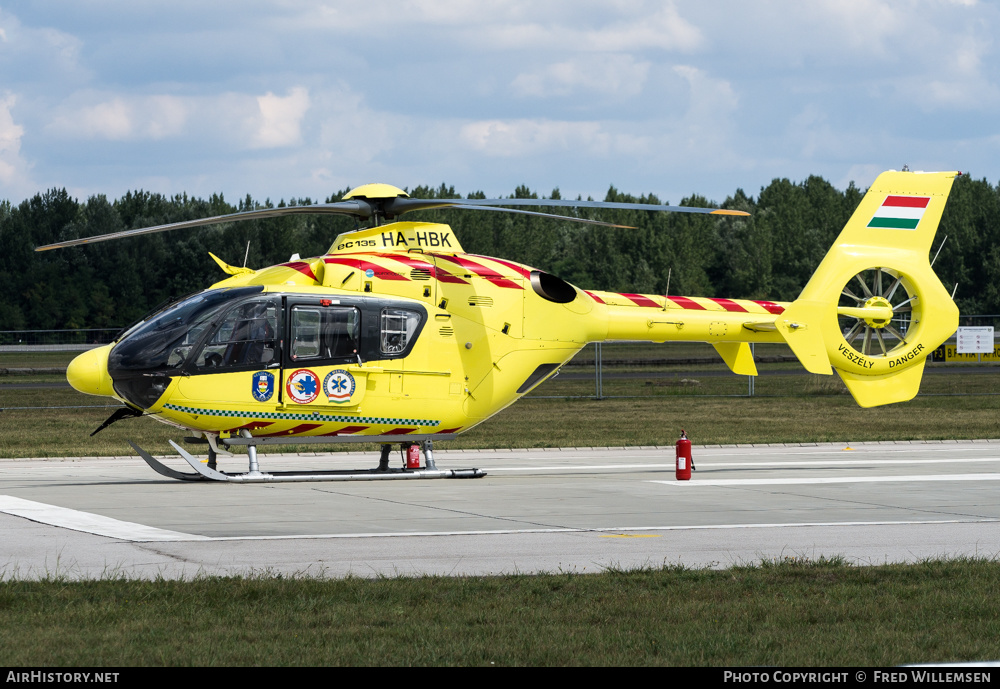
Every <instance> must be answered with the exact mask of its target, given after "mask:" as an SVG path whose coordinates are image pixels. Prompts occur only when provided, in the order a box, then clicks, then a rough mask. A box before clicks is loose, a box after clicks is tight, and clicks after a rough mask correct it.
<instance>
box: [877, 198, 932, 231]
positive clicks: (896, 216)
mask: <svg viewBox="0 0 1000 689" xmlns="http://www.w3.org/2000/svg"><path fill="white" fill-rule="evenodd" d="M930 200H931V199H930V197H929V196H891V195H890V196H886V197H885V201H883V202H882V205H881V206H879V209H878V210H877V211H875V215H874V216H873V217H872V219H871V221H870V222H869V223H868V227H881V228H884V229H890V230H915V229H917V225H919V224H920V219H921V218H923V217H924V211H926V210H927V204H928V203H929V202H930Z"/></svg>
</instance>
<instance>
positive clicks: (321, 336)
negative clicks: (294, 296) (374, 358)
mask: <svg viewBox="0 0 1000 689" xmlns="http://www.w3.org/2000/svg"><path fill="white" fill-rule="evenodd" d="M291 323H292V332H291V343H292V345H291V353H290V354H291V358H292V360H293V361H303V360H308V359H341V360H354V359H356V358H357V357H358V337H359V335H360V331H361V314H360V312H359V311H358V309H356V308H354V307H344V306H312V305H309V306H293V307H292V319H291Z"/></svg>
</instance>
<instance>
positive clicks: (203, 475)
mask: <svg viewBox="0 0 1000 689" xmlns="http://www.w3.org/2000/svg"><path fill="white" fill-rule="evenodd" d="M390 438H391V440H392V442H396V443H399V442H400V441H399V437H398V436H368V437H367V438H365V442H379V441H386V440H389V439H390ZM416 439H417V438H414V440H416ZM254 440H256V439H254V438H252V437H247V436H244V437H243V438H240V439H239V440H238V441H237V442H232V443H227V444H234V445H235V444H239V445H246V446H247V453H248V455H249V459H250V469H249V471H247V472H246V473H243V474H232V473H226V472H224V471H219V470H217V469H216V468H215V467H213V466H211V463H209V464H208V465H206V464H204V463H202V461H201V460H199V459H198V458H197V457H194V456H193V455H191V453H189V452H188V451H187V450H185V449H184V448H182V447H181V446H180V445H178V444H177V443H175V442H174V441H173V440H171V441H169V442H170V445H171V446H173V448H174V449H175V450H177V452H178V454H180V456H181V457H183V458H184V461H186V462H187V463H188V464H189V465H191V468H192V469H194V473H189V472H183V471H177V470H175V469H171V468H170V467H168V466H166V465H164V464H163V463H161V462H160V461H158V460H156V459H154V458H153V456H152V455H150V454H149V453H148V452H146V451H145V450H143V449H142V448H141V447H139V446H138V445H136V444H135V443H133V442H132V441H131V440H130V441H128V444H129V445H131V446H132V449H134V450H135V451H136V453H137V454H138V455H139V456H140V457H142V459H143V460H144V461H145V462H146V464H148V465H149V466H150V468H152V469H153V471H155V472H156V473H158V474H160V475H161V476H166V477H167V478H172V479H177V480H179V481H228V482H230V483H274V482H291V481H392V480H403V479H433V478H482V477H483V476H486V472H485V471H482V470H481V469H438V468H437V466H436V465H435V464H434V454H433V441H431V440H430V439H422V438H421V439H420V440H421V443H420V444H421V445H423V449H424V457H425V458H426V464H427V466H426V467H425V468H416V469H407V468H392V467H389V466H388V461H389V460H388V457H389V450H390V446H389V444H387V443H386V444H383V445H382V456H381V458H380V461H379V466H378V467H377V468H375V469H367V470H365V469H361V470H351V469H341V470H330V471H273V472H267V473H265V472H262V471H260V468H259V466H258V464H257V447H256V445H257V443H255V442H254ZM260 440H265V439H264V438H260ZM266 440H269V441H270V442H268V443H267V444H269V445H270V444H278V443H275V442H274V441H275V440H278V439H275V438H267V439H266ZM280 440H284V441H285V442H286V443H292V442H301V439H300V440H299V441H295V440H294V439H292V438H281V439H280ZM400 444H401V445H408V444H412V443H409V442H408V443H400Z"/></svg>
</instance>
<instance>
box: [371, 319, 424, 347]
mask: <svg viewBox="0 0 1000 689" xmlns="http://www.w3.org/2000/svg"><path fill="white" fill-rule="evenodd" d="M419 326H420V314H419V313H418V312H416V311H410V310H409V309H382V323H381V334H380V337H379V348H380V349H381V350H382V353H383V354H401V353H402V352H403V351H404V350H405V349H406V347H407V345H409V344H410V342H412V341H413V338H414V336H415V335H416V333H417V328H418V327H419Z"/></svg>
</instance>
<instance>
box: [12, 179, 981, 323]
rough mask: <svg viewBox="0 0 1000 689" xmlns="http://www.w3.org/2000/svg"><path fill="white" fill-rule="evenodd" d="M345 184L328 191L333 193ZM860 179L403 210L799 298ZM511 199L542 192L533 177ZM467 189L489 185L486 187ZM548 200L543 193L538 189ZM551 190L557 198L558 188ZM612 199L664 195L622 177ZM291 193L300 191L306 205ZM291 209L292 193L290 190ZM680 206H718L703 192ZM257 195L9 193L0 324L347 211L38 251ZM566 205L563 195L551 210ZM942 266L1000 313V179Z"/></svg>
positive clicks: (963, 182) (974, 301)
mask: <svg viewBox="0 0 1000 689" xmlns="http://www.w3.org/2000/svg"><path fill="white" fill-rule="evenodd" d="M345 193H346V190H344V191H342V192H338V193H335V194H333V195H331V196H330V197H329V198H327V199H324V201H325V202H331V201H337V200H339V199H340V198H341V197H342V195H343V194H345ZM409 193H410V195H411V196H414V197H421V198H461V195H460V194H458V193H456V192H455V189H454V187H449V186H446V185H444V184H442V185H441V186H440V187H437V188H434V187H424V186H421V187H417V188H415V189H412V190H409ZM863 195H864V192H863V191H862V190H860V189H858V188H857V187H855V186H854V185H853V184H852V185H851V186H849V187H848V188H847V189H845V190H844V191H839V190H837V189H836V188H834V187H833V185H831V184H830V183H829V182H827V181H826V180H824V179H823V178H821V177H816V176H813V177H809V178H808V179H807V180H805V181H803V182H799V183H794V182H791V181H789V180H788V179H775V180H774V181H772V182H771V183H770V184H769V185H768V186H766V187H764V188H762V189H761V190H760V193H759V194H758V195H757V197H756V198H754V197H753V196H749V195H747V194H746V193H744V191H743V190H741V189H740V190H737V191H736V192H735V193H734V194H733V195H732V196H730V197H729V198H727V199H726V200H725V202H724V203H723V204H722V206H721V207H724V208H729V209H737V210H745V211H748V212H749V213H750V214H751V215H750V217H749V218H740V217H727V216H707V215H691V214H684V213H655V212H647V211H633V210H600V211H591V210H582V211H580V215H582V216H584V217H590V218H596V219H601V220H606V221H611V222H614V223H617V224H624V225H632V226H634V227H636V228H637V229H634V230H624V229H614V228H606V227H600V226H593V225H583V224H579V223H568V222H563V221H558V220H552V219H548V218H538V217H532V216H525V215H516V214H509V213H491V212H476V211H467V210H439V211H432V212H430V211H429V212H423V213H413V214H411V215H408V216H406V219H407V220H426V221H430V222H443V223H447V224H449V225H451V226H452V228H453V229H454V231H455V233H456V235H457V236H458V238H459V240H460V241H461V242H462V245H463V247H464V248H465V250H466V251H468V252H470V253H476V254H484V255H488V256H497V257H502V258H506V259H510V260H514V261H518V262H522V263H526V264H528V265H531V266H534V267H537V268H540V269H542V270H546V271H549V272H552V273H554V274H556V275H559V276H560V277H562V278H564V279H566V280H568V281H570V282H572V283H574V284H576V285H578V286H580V287H583V288H587V289H600V290H611V291H622V292H640V293H647V294H662V293H664V292H665V291H667V289H668V280H669V291H670V293H671V294H684V295H696V296H725V297H733V298H752V299H772V300H780V301H790V300H793V299H794V298H795V297H796V296H797V295H798V293H799V291H800V290H801V289H802V287H803V285H805V283H806V281H807V280H808V279H809V276H810V275H811V274H812V272H813V270H815V268H816V266H817V265H818V264H819V262H820V260H821V259H822V258H823V256H824V255H825V253H826V252H827V250H828V249H829V247H830V245H831V244H832V243H833V241H834V239H835V238H836V236H837V234H838V233H839V232H840V230H841V228H842V227H843V226H844V224H845V223H846V222H847V220H848V218H849V217H850V215H851V213H853V212H854V209H855V208H856V207H857V205H858V203H859V202H860V201H861V198H862V196H863ZM511 196H512V197H515V198H524V197H527V198H538V195H537V192H533V191H531V190H530V189H528V188H527V187H524V186H521V187H518V188H517V189H515V191H514V193H513V194H511ZM468 198H485V196H484V194H482V193H481V192H476V193H473V194H469V195H468ZM542 198H546V197H542ZM547 198H560V195H559V190H558V189H555V190H553V191H552V192H550V193H549V195H548V197H547ZM604 200H606V201H618V202H638V203H661V202H662V201H661V200H660V199H658V198H657V197H656V196H653V195H643V196H638V197H636V196H631V195H629V194H625V193H622V192H620V191H618V190H617V189H615V188H614V187H612V188H611V189H609V190H608V193H607V195H606V196H605V199H604ZM311 203H313V201H312V200H311V199H308V198H304V199H293V200H291V201H290V202H289V205H309V204H311ZM278 205H279V207H280V206H282V205H285V202H284V201H282V202H281V203H279V204H278ZM681 205H690V206H711V205H713V204H712V203H711V202H709V201H708V200H707V199H705V198H703V197H700V196H692V197H689V198H685V199H683V200H682V201H681ZM271 206H272V204H271V203H270V201H268V200H265V201H263V202H258V201H255V200H254V199H252V198H251V197H250V196H247V197H246V198H244V199H242V200H240V201H239V202H238V203H237V204H235V205H234V204H231V203H229V202H228V201H226V200H225V199H224V198H223V197H222V195H213V196H212V197H211V198H209V199H201V198H192V197H189V196H187V195H186V194H180V195H176V196H173V197H167V196H163V195H160V194H153V193H149V192H145V191H136V192H129V193H127V194H125V195H124V196H123V197H122V198H120V199H117V200H113V201H112V200H108V198H107V197H106V196H104V195H97V196H92V197H90V198H89V199H87V200H86V201H83V202H81V201H79V200H77V199H74V198H72V197H71V196H70V195H69V194H68V193H67V192H66V190H65V189H51V190H49V191H47V192H45V193H40V194H37V195H35V196H34V197H33V198H30V199H27V200H25V201H23V202H22V203H20V204H18V205H17V206H14V205H12V204H11V203H9V202H6V201H4V202H0V293H2V294H3V295H4V298H3V300H2V301H0V330H15V329H56V328H72V329H79V328H102V327H115V326H122V325H126V324H128V323H131V322H133V321H135V320H137V319H139V318H141V317H142V316H143V315H144V314H146V313H148V312H149V311H150V310H151V309H153V308H154V307H156V306H158V305H160V304H161V303H163V302H165V301H167V300H170V299H174V298H178V297H181V296H183V295H185V294H189V293H191V292H195V291H198V290H200V289H204V288H205V287H207V286H208V285H210V284H212V283H213V282H215V281H217V280H219V279H222V278H223V277H225V276H224V275H223V274H222V273H221V271H219V268H218V266H217V265H216V264H215V263H214V262H213V261H212V260H211V258H209V256H208V252H209V251H211V252H213V253H215V254H217V255H218V256H220V257H221V258H223V259H224V260H225V261H227V262H228V263H230V264H234V265H243V264H244V261H245V262H246V265H247V266H249V267H251V268H260V267H264V266H267V265H273V264H275V263H281V262H284V261H287V260H289V258H290V257H291V256H292V254H295V253H298V254H300V255H301V256H302V257H304V258H305V257H309V256H319V255H322V254H323V253H325V252H326V251H327V249H328V248H329V247H330V245H331V244H332V243H333V240H334V239H335V238H336V236H337V235H339V234H341V233H342V232H348V231H350V230H353V229H355V228H356V227H357V225H356V223H355V221H354V220H353V219H351V218H346V217H336V216H320V215H316V216H302V215H296V216H287V217H280V218H270V219H263V220H254V221H247V222H241V223H230V224H227V225H221V226H214V227H206V228H196V229H187V230H178V231H175V232H167V233H160V234H153V235H145V236H140V237H134V238H129V239H123V240H119V241H114V242H105V243H99V244H93V245H88V246H83V247H75V248H70V249H63V250H56V251H47V252H41V253H36V252H35V251H34V248H35V247H36V246H39V245H42V244H49V243H52V242H57V241H62V240H66V239H73V238H78V237H86V236H91V235H98V234H106V233H108V232H116V231H120V230H126V229H130V228H136V227H148V226H153V225H161V224H166V223H172V222H179V221H183V220H192V219H196V218H201V217H206V216H211V215H222V214H226V213H235V212H238V211H244V210H252V209H256V208H262V207H271ZM553 211H554V212H556V213H560V214H568V212H567V210H566V209H553ZM944 235H947V236H948V240H947V242H946V243H945V244H944V247H943V249H942V251H941V253H940V256H939V257H938V259H937V262H936V263H935V265H934V268H935V271H936V272H937V274H938V275H939V276H940V277H941V280H942V281H943V282H944V283H945V284H946V285H948V286H949V288H950V287H952V286H953V285H955V284H956V283H957V285H958V291H957V293H956V302H957V303H958V305H959V308H960V309H961V311H962V313H965V314H976V313H979V314H984V313H989V314H996V313H1000V185H998V186H996V187H994V186H992V185H990V183H989V182H988V181H987V180H985V179H983V180H974V179H972V178H970V177H968V176H964V177H961V178H959V179H958V180H956V182H955V185H954V188H953V190H952V193H951V197H950V199H949V202H948V206H947V208H946V210H945V214H944V217H943V219H942V223H941V228H940V230H939V233H938V237H937V239H936V240H935V244H934V250H935V251H936V249H937V247H938V246H939V245H940V243H941V241H942V239H943V236H944Z"/></svg>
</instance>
